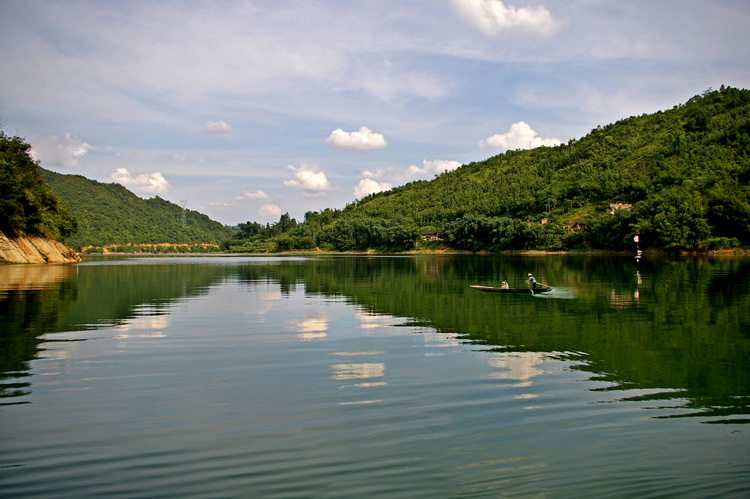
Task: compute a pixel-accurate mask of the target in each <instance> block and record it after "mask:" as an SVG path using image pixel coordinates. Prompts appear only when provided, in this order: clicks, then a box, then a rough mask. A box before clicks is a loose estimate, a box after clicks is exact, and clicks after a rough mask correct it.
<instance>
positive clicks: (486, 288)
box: [470, 285, 552, 295]
mask: <svg viewBox="0 0 750 499" xmlns="http://www.w3.org/2000/svg"><path fill="white" fill-rule="evenodd" d="M470 287H472V288H474V289H478V290H479V291H492V292H494V293H526V294H527V295H528V294H537V293H547V292H549V291H552V288H550V287H549V286H545V287H541V288H537V289H535V290H533V291H532V290H531V288H493V287H492V286H476V285H474V286H470Z"/></svg>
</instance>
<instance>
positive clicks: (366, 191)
mask: <svg viewBox="0 0 750 499" xmlns="http://www.w3.org/2000/svg"><path fill="white" fill-rule="evenodd" d="M391 187H392V186H391V184H389V183H388V182H381V181H378V180H375V179H373V178H363V179H362V180H360V181H359V183H358V184H357V185H355V186H354V196H355V197H357V198H363V197H365V196H369V195H370V194H375V193H376V192H381V191H387V190H388V189H390V188H391Z"/></svg>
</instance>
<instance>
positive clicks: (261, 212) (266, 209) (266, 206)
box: [258, 203, 281, 218]
mask: <svg viewBox="0 0 750 499" xmlns="http://www.w3.org/2000/svg"><path fill="white" fill-rule="evenodd" d="M258 216H260V217H261V218H276V217H279V216H281V208H279V207H278V206H276V205H275V204H273V203H263V204H262V205H260V206H259V207H258Z"/></svg>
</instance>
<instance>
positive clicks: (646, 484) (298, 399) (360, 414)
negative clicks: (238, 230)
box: [0, 256, 750, 498]
mask: <svg viewBox="0 0 750 499" xmlns="http://www.w3.org/2000/svg"><path fill="white" fill-rule="evenodd" d="M528 272H533V273H534V275H535V276H536V278H537V279H538V280H539V281H543V282H547V283H548V284H550V285H552V286H553V287H555V290H554V291H552V292H551V293H549V294H545V295H535V296H531V295H507V294H503V295H501V294H497V293H486V292H481V291H477V290H473V289H471V288H470V287H469V286H470V285H471V284H483V285H499V283H500V282H502V280H504V279H507V280H508V281H509V282H510V283H511V286H523V285H524V284H523V281H524V280H525V279H526V277H525V276H526V274H527V273H528ZM0 325H1V326H0V327H2V334H1V335H0V496H2V497H168V498H174V497H212V498H213V497H346V498H351V497H385V496H387V497H430V498H434V497H582V496H589V497H591V496H594V497H619V496H625V497H636V496H637V497H664V496H679V497H747V496H748V495H750V426H749V425H748V423H750V259H741V258H733V259H729V258H724V259H721V258H716V259H687V260H675V259H652V258H646V259H644V260H642V261H640V262H636V261H635V260H634V259H632V258H624V257H621V258H615V257H602V256H596V257H592V256H539V257H533V256H523V257H522V256H420V257H412V256H398V257H387V256H362V257H355V256H346V257H331V256H325V257H226V256H205V257H195V256H194V257H129V258H126V257H109V258H107V257H98V258H88V259H87V261H86V262H84V263H82V264H79V265H75V266H2V267H0Z"/></svg>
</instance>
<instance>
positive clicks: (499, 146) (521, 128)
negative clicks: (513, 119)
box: [479, 121, 562, 152]
mask: <svg viewBox="0 0 750 499" xmlns="http://www.w3.org/2000/svg"><path fill="white" fill-rule="evenodd" d="M560 144H562V142H561V141H560V140H558V139H543V138H541V137H539V135H538V134H537V133H536V132H535V131H534V130H533V129H532V128H531V127H530V126H529V125H528V124H526V123H525V122H523V121H519V122H518V123H514V124H513V125H511V127H510V130H508V131H507V132H506V133H503V134H497V135H493V136H492V137H487V138H486V139H482V140H480V141H479V147H481V148H482V149H492V150H497V151H501V152H505V151H507V150H510V149H534V148H536V147H540V146H550V147H551V146H557V145H560Z"/></svg>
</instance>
